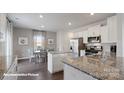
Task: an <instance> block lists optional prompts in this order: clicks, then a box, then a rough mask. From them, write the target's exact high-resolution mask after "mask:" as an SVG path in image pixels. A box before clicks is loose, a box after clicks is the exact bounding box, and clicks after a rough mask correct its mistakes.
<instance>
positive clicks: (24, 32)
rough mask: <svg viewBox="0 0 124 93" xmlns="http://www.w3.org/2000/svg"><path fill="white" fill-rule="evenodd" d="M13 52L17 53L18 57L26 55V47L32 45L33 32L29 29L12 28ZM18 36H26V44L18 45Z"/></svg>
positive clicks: (28, 47)
mask: <svg viewBox="0 0 124 93" xmlns="http://www.w3.org/2000/svg"><path fill="white" fill-rule="evenodd" d="M13 30H14V31H13V53H14V55H17V56H18V57H19V58H21V57H28V56H29V52H28V49H30V48H32V47H33V36H32V35H33V32H32V30H29V29H18V28H14V29H13ZM19 37H27V38H28V45H19V44H18V38H19Z"/></svg>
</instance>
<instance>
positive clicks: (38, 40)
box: [33, 31, 46, 51]
mask: <svg viewBox="0 0 124 93" xmlns="http://www.w3.org/2000/svg"><path fill="white" fill-rule="evenodd" d="M45 38H46V33H45V32H43V31H34V36H33V39H34V51H37V50H40V49H43V50H44V49H45Z"/></svg>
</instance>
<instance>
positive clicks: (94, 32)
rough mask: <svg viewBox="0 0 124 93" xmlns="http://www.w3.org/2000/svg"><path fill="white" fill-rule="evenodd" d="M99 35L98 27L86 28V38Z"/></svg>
mask: <svg viewBox="0 0 124 93" xmlns="http://www.w3.org/2000/svg"><path fill="white" fill-rule="evenodd" d="M99 35H100V25H96V26H92V27H89V28H88V37H94V36H99Z"/></svg>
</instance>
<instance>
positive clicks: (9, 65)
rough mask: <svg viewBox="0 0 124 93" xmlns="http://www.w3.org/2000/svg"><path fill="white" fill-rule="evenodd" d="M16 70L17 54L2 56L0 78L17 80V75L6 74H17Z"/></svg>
mask: <svg viewBox="0 0 124 93" xmlns="http://www.w3.org/2000/svg"><path fill="white" fill-rule="evenodd" d="M16 71H17V57H16V56H0V80H16V79H17V76H5V74H6V75H10V74H16Z"/></svg>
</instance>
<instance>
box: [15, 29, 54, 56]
mask: <svg viewBox="0 0 124 93" xmlns="http://www.w3.org/2000/svg"><path fill="white" fill-rule="evenodd" d="M19 37H27V38H28V45H19V44H18V38H19ZM48 39H54V41H55V44H53V45H48V44H47V48H50V49H53V48H55V49H56V32H46V42H47V40H48ZM30 48H32V49H33V31H32V30H31V29H22V28H14V31H13V53H14V55H17V56H18V57H19V58H24V57H29V56H30V52H29V49H30Z"/></svg>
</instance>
